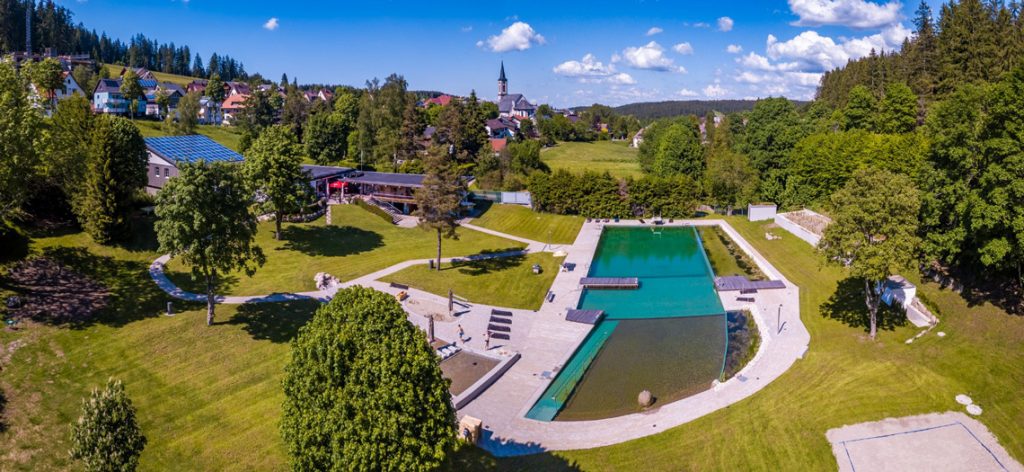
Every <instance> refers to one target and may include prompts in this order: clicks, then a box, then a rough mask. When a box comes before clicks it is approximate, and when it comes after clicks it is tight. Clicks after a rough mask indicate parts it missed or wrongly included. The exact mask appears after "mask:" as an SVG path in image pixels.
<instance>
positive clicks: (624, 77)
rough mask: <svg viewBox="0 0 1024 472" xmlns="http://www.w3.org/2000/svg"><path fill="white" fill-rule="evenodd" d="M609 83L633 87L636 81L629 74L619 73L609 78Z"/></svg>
mask: <svg viewBox="0 0 1024 472" xmlns="http://www.w3.org/2000/svg"><path fill="white" fill-rule="evenodd" d="M607 81H608V83H610V84H621V85H633V84H635V83H636V79H634V78H633V76H631V75H629V74H627V73H625V72H619V73H618V74H613V75H611V76H609V77H608V79H607Z"/></svg>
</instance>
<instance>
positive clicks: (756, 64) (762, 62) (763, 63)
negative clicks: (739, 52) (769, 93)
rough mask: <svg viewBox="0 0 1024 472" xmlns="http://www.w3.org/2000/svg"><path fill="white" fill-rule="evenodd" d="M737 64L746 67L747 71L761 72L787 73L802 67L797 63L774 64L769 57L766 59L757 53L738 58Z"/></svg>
mask: <svg viewBox="0 0 1024 472" xmlns="http://www.w3.org/2000/svg"><path fill="white" fill-rule="evenodd" d="M736 63H738V64H739V65H741V66H743V67H746V68H747V69H754V70H761V71H785V70H796V69H798V68H799V67H800V64H798V63H796V62H780V63H777V64H772V63H771V61H769V60H768V58H767V57H764V56H762V55H760V54H758V53H756V52H751V53H748V54H747V55H746V56H741V57H738V58H736Z"/></svg>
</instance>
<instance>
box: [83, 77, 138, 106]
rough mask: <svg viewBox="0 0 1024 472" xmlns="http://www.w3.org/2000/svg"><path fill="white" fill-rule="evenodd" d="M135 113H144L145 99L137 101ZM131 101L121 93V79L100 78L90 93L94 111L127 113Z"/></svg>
mask: <svg viewBox="0 0 1024 472" xmlns="http://www.w3.org/2000/svg"><path fill="white" fill-rule="evenodd" d="M138 102H139V103H138V108H137V109H136V110H135V114H136V115H144V114H145V113H146V100H139V101H138ZM130 108H131V101H130V100H126V99H125V98H124V95H122V94H121V79H100V80H99V82H97V83H96V89H94V90H93V93H92V109H93V112H95V113H108V114H113V115H127V114H128V111H129V109H130Z"/></svg>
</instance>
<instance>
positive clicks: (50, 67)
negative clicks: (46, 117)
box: [27, 57, 65, 111]
mask: <svg viewBox="0 0 1024 472" xmlns="http://www.w3.org/2000/svg"><path fill="white" fill-rule="evenodd" d="M27 69H28V75H29V77H30V79H31V80H32V83H33V84H34V85H35V86H36V90H38V91H39V95H40V98H41V99H42V100H43V103H45V104H46V109H47V110H51V111H52V110H53V108H54V103H55V102H56V100H57V90H61V91H64V90H65V87H64V68H63V67H61V65H60V62H57V60H56V59H54V58H52V57H47V58H46V59H43V60H41V61H39V62H36V63H34V64H32V65H31V66H29V67H28V68H27Z"/></svg>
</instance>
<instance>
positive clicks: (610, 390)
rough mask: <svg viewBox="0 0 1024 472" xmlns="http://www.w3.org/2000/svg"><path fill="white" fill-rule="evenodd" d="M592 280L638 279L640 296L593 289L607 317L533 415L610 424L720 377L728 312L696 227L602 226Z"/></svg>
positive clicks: (583, 303) (585, 303)
mask: <svg viewBox="0 0 1024 472" xmlns="http://www.w3.org/2000/svg"><path fill="white" fill-rule="evenodd" d="M588 276H591V277H638V278H639V279H640V288H639V289H637V290H587V291H586V292H585V293H584V294H583V296H582V297H581V299H580V303H579V307H580V308H583V309H597V310H604V311H605V319H604V321H602V322H600V323H599V324H598V325H597V326H595V327H594V330H593V331H592V332H591V333H590V335H589V336H588V337H587V338H586V339H585V340H584V341H583V343H581V344H580V346H579V347H578V348H577V350H576V352H575V353H574V354H573V356H572V357H571V358H570V359H569V362H568V363H566V365H565V366H564V367H563V368H562V370H561V371H560V372H559V374H558V376H557V377H556V378H555V379H554V381H552V383H551V385H549V386H548V388H547V389H546V390H545V392H544V394H543V395H542V396H541V397H540V399H539V400H538V401H537V403H536V404H534V406H533V407H532V408H531V409H530V411H529V413H527V417H528V418H533V419H537V420H542V421H551V420H553V419H555V418H556V417H557V418H558V419H560V420H561V419H566V420H572V419H597V418H607V417H610V416H616V415H621V414H626V413H630V412H633V411H636V410H637V407H636V397H637V395H638V394H639V393H640V391H641V390H650V391H651V392H652V393H653V394H654V395H655V397H656V398H657V399H658V400H659V402H664V401H671V400H672V399H675V398H681V397H682V396H686V395H690V394H693V393H696V392H697V391H700V390H704V389H706V388H707V387H708V386H709V385H710V382H711V381H712V380H714V379H715V378H717V377H718V376H719V375H720V374H721V371H722V363H723V361H724V359H725V348H726V344H727V331H726V329H727V327H726V321H725V310H724V309H723V308H722V304H721V301H720V300H719V298H718V294H717V293H716V292H715V289H714V274H713V273H712V271H711V267H710V265H709V264H708V261H707V256H706V255H705V254H704V250H703V247H702V245H701V242H700V239H699V236H698V235H697V232H696V230H695V229H694V228H691V227H674V228H651V227H610V228H605V230H604V232H603V233H602V235H601V241H600V242H599V244H598V248H597V252H596V254H595V256H594V261H593V263H592V264H591V268H590V271H589V273H588Z"/></svg>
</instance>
